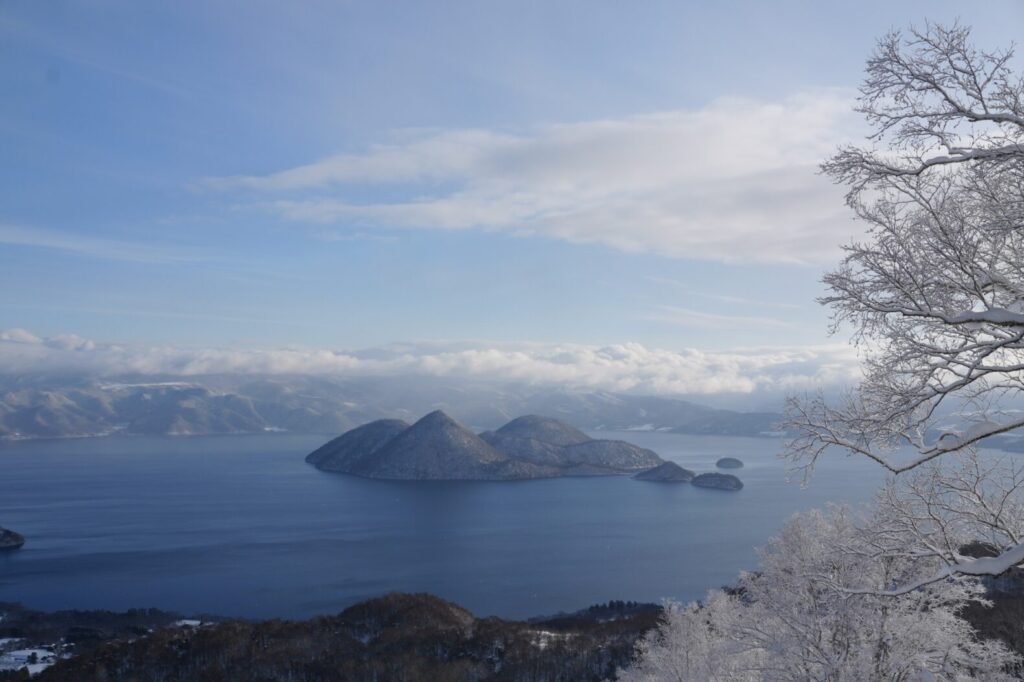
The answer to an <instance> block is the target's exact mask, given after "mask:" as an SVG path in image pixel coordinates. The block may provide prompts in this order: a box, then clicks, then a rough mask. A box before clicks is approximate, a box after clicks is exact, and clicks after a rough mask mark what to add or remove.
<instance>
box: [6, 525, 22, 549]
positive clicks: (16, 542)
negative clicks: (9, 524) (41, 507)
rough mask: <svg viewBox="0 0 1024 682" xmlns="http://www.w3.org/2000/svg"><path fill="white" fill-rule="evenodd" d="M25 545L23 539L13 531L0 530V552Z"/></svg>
mask: <svg viewBox="0 0 1024 682" xmlns="http://www.w3.org/2000/svg"><path fill="white" fill-rule="evenodd" d="M24 544H25V537H24V536H23V535H21V534H20V533H15V532H14V531H13V530H7V529H6V528H0V551H3V550H8V549H20V548H21V546H22V545H24Z"/></svg>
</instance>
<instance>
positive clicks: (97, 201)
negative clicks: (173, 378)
mask: <svg viewBox="0 0 1024 682" xmlns="http://www.w3.org/2000/svg"><path fill="white" fill-rule="evenodd" d="M958 17H959V18H960V19H961V20H962V21H963V22H964V23H967V24H970V25H972V26H973V27H974V29H975V33H974V35H975V38H976V40H977V42H978V43H980V44H982V45H991V46H1002V45H1005V44H1008V43H1009V42H1011V41H1012V40H1013V39H1014V38H1015V37H1018V36H1019V35H1020V30H1021V28H1024V5H1021V4H1020V3H1017V2H988V3H984V4H977V3H975V4H967V3H951V2H935V1H929V2H901V3H892V2H858V3H823V2H772V3H765V2H716V3H698V2H691V3H683V2H665V3H656V2H645V3H612V2H607V3H605V2H515V3H513V2H437V3H423V2H408V3H401V2H362V3H357V2H351V3H348V2H295V3H283V2H282V3H269V2H251V1H246V2H241V1H239V2H173V3H172V2H168V3H159V2H154V3H136V2H128V1H125V2H117V1H93V2H60V1H54V2H45V3H38V2H8V3H4V4H3V5H0V55H2V58H0V87H2V90H3V92H4V95H3V98H2V99H0V155H2V158H3V163H2V164H0V329H5V328H6V329H12V328H23V329H27V330H30V331H31V332H32V333H33V334H37V335H40V336H50V337H53V336H56V335H59V334H77V335H80V336H82V337H86V338H93V339H98V340H102V341H108V342H114V341H116V342H126V343H140V344H178V345H189V346H197V347H199V346H216V347H220V348H234V347H239V348H241V347H246V348H252V347H280V346H304V347H318V348H362V347H369V346H377V345H381V344H388V343H393V342H420V341H448V342H462V341H469V342H474V343H481V344H487V343H494V344H503V343H505V344H507V343H526V342H529V343H537V344H559V343H571V344H585V345H608V344H623V343H627V342H633V343H638V344H642V345H643V346H645V347H648V348H664V349H672V350H677V349H686V348H693V349H700V350H705V351H717V350H722V349H729V348H735V347H747V348H749V347H776V346H785V347H795V346H808V345H814V344H821V343H826V342H828V337H827V335H826V320H827V316H826V313H825V311H823V310H820V309H819V307H818V306H817V305H816V304H815V303H814V302H813V299H814V297H815V296H816V295H818V294H819V293H820V292H819V286H818V284H817V282H818V280H819V278H820V276H821V274H822V272H823V270H824V269H825V268H827V267H828V266H829V265H830V264H832V263H834V262H835V260H836V258H837V254H838V251H837V250H836V246H837V245H838V243H839V242H840V241H842V240H845V239H847V238H848V237H849V236H850V235H852V234H855V233H856V229H857V228H856V226H855V225H853V224H852V223H851V221H850V220H849V219H848V216H847V215H846V214H845V212H844V209H843V207H842V204H841V195H840V193H839V192H838V191H836V190H835V189H834V188H831V187H829V186H828V183H827V182H826V181H824V180H823V179H822V178H820V177H818V176H816V175H815V174H814V165H815V163H816V162H817V161H819V160H820V159H821V158H822V156H823V155H824V154H827V153H828V150H829V149H832V148H833V147H834V145H835V144H838V143H840V142H843V141H844V140H851V139H856V137H857V136H858V135H862V134H863V128H862V127H861V124H860V123H859V121H857V119H856V118H855V117H854V116H852V115H851V114H850V113H849V111H848V103H849V100H850V97H851V95H852V93H853V88H855V87H856V85H857V84H858V82H859V80H860V77H861V70H862V68H863V64H864V60H865V59H866V57H867V55H868V53H869V51H870V49H871V47H872V45H873V43H874V40H875V39H876V38H877V37H879V36H880V35H881V34H883V33H884V32H885V31H887V30H889V29H890V28H893V27H905V26H907V25H908V24H910V23H921V22H922V21H924V20H925V19H926V18H929V19H932V20H936V21H947V22H948V21H951V20H953V19H955V18H958Z"/></svg>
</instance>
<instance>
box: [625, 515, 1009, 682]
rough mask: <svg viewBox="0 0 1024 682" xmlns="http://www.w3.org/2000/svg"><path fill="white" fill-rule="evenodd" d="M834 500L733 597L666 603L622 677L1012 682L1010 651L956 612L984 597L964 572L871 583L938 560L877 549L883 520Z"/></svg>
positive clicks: (796, 526)
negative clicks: (890, 591) (907, 585)
mask: <svg viewBox="0 0 1024 682" xmlns="http://www.w3.org/2000/svg"><path fill="white" fill-rule="evenodd" d="M857 521H858V520H857V519H854V518H853V517H852V515H851V513H850V512H849V510H847V509H845V508H842V507H834V508H831V509H829V510H827V511H813V512H808V513H806V514H801V515H798V516H796V517H794V518H793V519H792V520H791V521H790V522H789V523H787V524H786V526H785V528H784V529H783V530H782V532H781V533H780V534H779V535H778V536H777V537H775V538H773V539H772V540H771V541H770V542H769V544H768V546H767V547H766V548H765V549H764V550H762V552H761V566H760V570H759V571H757V572H755V573H748V574H744V575H743V576H741V579H740V583H739V589H738V590H736V591H735V592H733V593H730V594H727V593H725V592H721V591H716V592H712V593H711V594H710V595H709V597H708V599H707V600H706V602H705V603H704V604H702V605H691V606H688V607H682V606H679V605H671V606H670V607H669V608H668V609H667V610H666V615H665V620H664V623H663V625H662V626H661V627H660V628H658V629H656V630H655V631H653V632H652V633H650V634H648V635H647V637H646V638H645V639H644V640H643V641H642V642H641V644H640V645H639V647H638V650H637V654H638V659H637V663H636V665H634V666H633V667H632V668H630V669H627V670H625V671H623V672H622V673H621V674H620V677H619V679H620V680H625V681H628V682H641V681H643V682H662V681H668V680H673V681H675V680H709V681H717V680H722V681H724V680H729V681H741V680H792V681H797V680H800V681H803V680H821V681H825V680H828V681H829V682H844V681H847V680H849V681H851V682H853V681H855V680H856V681H859V680H895V681H898V680H921V679H932V680H1009V679H1012V677H1011V676H1010V675H1009V674H1008V673H1007V672H1006V669H1007V667H1008V666H1010V665H1011V664H1012V663H1013V662H1014V660H1015V657H1014V656H1013V655H1012V654H1011V653H1010V652H1009V651H1008V650H1007V649H1006V647H1005V646H1004V645H1003V644H1001V643H999V642H993V641H983V640H980V639H979V638H978V637H977V635H976V634H975V633H974V632H973V630H972V629H971V627H970V625H969V624H968V623H967V622H966V621H964V620H963V619H961V618H960V617H959V616H958V611H959V609H960V608H961V607H962V606H963V605H964V604H965V603H966V602H967V601H968V600H975V601H983V596H982V593H983V590H982V588H981V586H980V585H979V584H978V583H977V581H976V580H975V579H973V578H969V577H956V578H950V579H949V580H947V581H946V582H945V583H943V584H941V585H939V584H929V585H925V586H923V587H920V588H919V589H915V590H913V591H910V592H907V593H904V594H901V595H898V596H882V595H880V594H877V593H875V592H873V591H862V590H861V586H863V585H865V584H867V585H870V586H872V587H874V588H877V589H878V590H882V589H883V588H884V587H885V586H886V585H889V584H891V583H893V582H895V581H903V580H913V579H915V578H917V577H920V576H924V575H930V574H931V572H932V571H933V570H934V562H935V558H934V557H930V556H924V557H919V556H916V555H914V554H911V553H904V554H903V555H897V554H895V553H888V554H886V553H879V552H877V551H876V547H875V545H874V540H875V538H877V536H878V535H879V533H883V532H884V531H885V530H886V528H887V524H888V520H887V518H886V517H885V515H883V514H875V515H873V516H871V517H870V518H869V519H867V520H863V521H861V522H857Z"/></svg>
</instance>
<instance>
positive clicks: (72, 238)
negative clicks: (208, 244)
mask: <svg viewBox="0 0 1024 682" xmlns="http://www.w3.org/2000/svg"><path fill="white" fill-rule="evenodd" d="M0 244H8V245H11V246H27V247H32V248H38V249H52V250H56V251H66V252H69V253H76V254H79V255H83V256H91V257H94V258H105V259H109V260H120V261H133V262H138V263H181V262H190V261H199V260H205V258H203V257H202V256H201V255H200V254H199V253H198V252H196V251H193V250H189V249H182V248H180V247H169V246H158V245H155V244H151V243H150V244H141V243H136V242H127V241H119V240H115V239H104V238H101V237H89V236H85V235H82V234H77V233H75V234H72V233H69V232H61V231H58V230H50V229H45V228H39V227H25V226H22V225H4V224H0Z"/></svg>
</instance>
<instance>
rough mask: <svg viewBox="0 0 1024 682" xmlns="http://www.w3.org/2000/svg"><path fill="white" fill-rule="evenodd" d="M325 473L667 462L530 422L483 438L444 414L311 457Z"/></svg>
mask: <svg viewBox="0 0 1024 682" xmlns="http://www.w3.org/2000/svg"><path fill="white" fill-rule="evenodd" d="M306 461H307V462H309V463H310V464H313V465H314V466H316V467H317V468H319V469H322V470H324V471H334V472H340V473H347V474H353V475H356V476H364V477H367V478H382V479H394V480H517V479H531V478H550V477H556V476H602V475H615V474H624V473H634V472H636V471H643V470H646V469H650V468H651V467H654V466H658V465H659V464H661V463H662V462H663V460H662V459H661V458H660V457H659V456H658V455H657V454H656V453H654V452H652V451H651V450H647V449H644V448H640V447H637V446H635V445H631V444H630V443H625V442H622V441H608V440H598V439H593V438H591V437H589V436H587V435H586V434H585V433H583V432H582V431H579V430H578V429H575V428H573V427H572V426H569V425H568V424H565V423H564V422H561V421H558V420H557V419H550V418H545V417H538V416H535V415H529V416H526V417H519V418H517V419H514V420H512V421H511V422H509V423H508V424H506V425H505V426H503V427H501V428H500V429H498V430H497V431H488V432H485V433H483V434H480V435H477V434H476V433H474V432H473V431H471V430H470V429H468V428H466V427H465V426H463V425H462V424H459V423H458V422H456V421H455V420H454V419H452V418H451V417H449V416H448V415H447V414H445V413H444V412H442V411H441V410H435V411H434V412H431V413H430V414H428V415H426V416H425V417H423V418H422V419H420V420H418V421H417V422H416V423H414V424H412V425H411V426H409V425H408V424H406V423H405V422H402V421H398V420H378V421H374V422H370V423H368V424H363V425H362V426H359V427H356V428H354V429H351V430H350V431H347V432H346V433H343V434H342V435H341V436H338V437H337V438H335V439H333V440H331V441H330V442H328V443H326V444H324V445H323V446H321V447H320V448H318V449H316V450H314V451H313V452H311V453H310V454H309V455H307V456H306Z"/></svg>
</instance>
